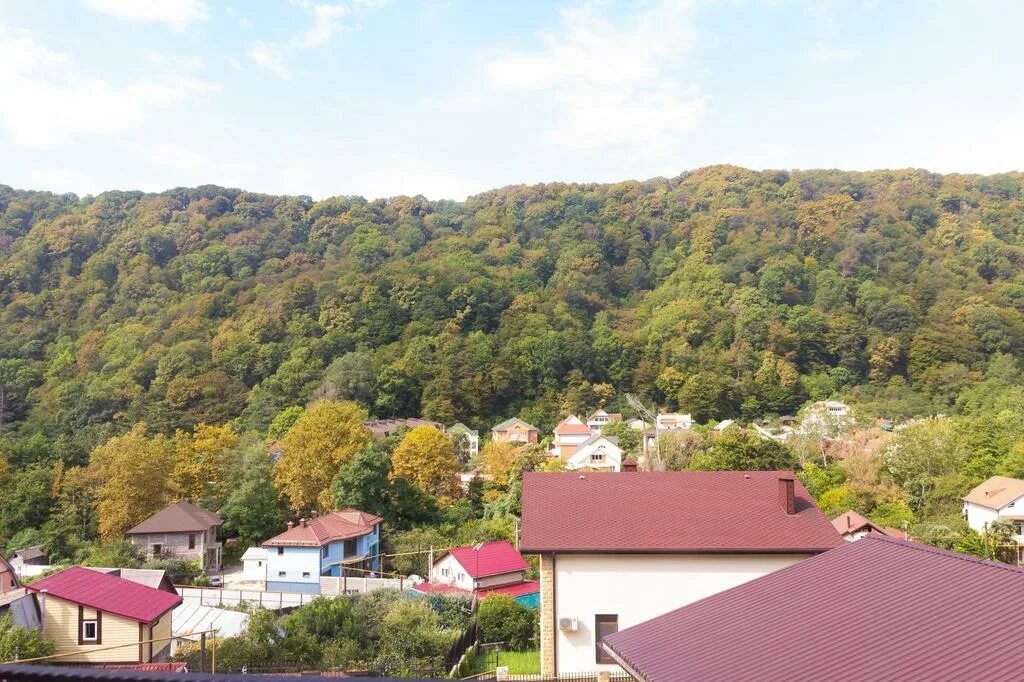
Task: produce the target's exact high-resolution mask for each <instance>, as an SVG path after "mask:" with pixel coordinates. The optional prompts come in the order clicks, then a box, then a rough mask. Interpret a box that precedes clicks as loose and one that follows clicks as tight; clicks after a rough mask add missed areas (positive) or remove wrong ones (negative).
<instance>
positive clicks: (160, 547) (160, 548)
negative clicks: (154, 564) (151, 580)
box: [153, 545, 164, 555]
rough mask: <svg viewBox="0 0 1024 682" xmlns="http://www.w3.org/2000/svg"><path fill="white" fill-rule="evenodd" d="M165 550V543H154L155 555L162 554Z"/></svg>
mask: <svg viewBox="0 0 1024 682" xmlns="http://www.w3.org/2000/svg"><path fill="white" fill-rule="evenodd" d="M163 551H164V546H163V545H153V554H154V555H159V554H162V553H163Z"/></svg>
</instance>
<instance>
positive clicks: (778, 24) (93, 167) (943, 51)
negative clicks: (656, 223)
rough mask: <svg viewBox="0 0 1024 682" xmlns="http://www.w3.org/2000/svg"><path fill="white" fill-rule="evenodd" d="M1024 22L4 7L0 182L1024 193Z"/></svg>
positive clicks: (219, 6) (865, 13) (805, 10)
mask: <svg viewBox="0 0 1024 682" xmlns="http://www.w3.org/2000/svg"><path fill="white" fill-rule="evenodd" d="M1021 26H1024V2H1019V1H1017V0H986V1H985V2H974V1H969V0H927V1H926V0H836V1H834V2H832V1H829V0H637V1H632V2H627V1H623V0H618V1H616V0H567V1H565V2H540V1H534V0H501V1H499V0H232V1H231V2H221V1H219V0H0V184H7V185H11V186H14V187H17V188H20V189H40V190H51V191H55V192H76V193H78V194H83V195H84V194H97V193H99V192H102V191H105V190H111V189H122V190H144V191H160V190H164V189H169V188H173V187H179V186H194V185H200V184H217V185H223V186H230V187H241V188H243V189H247V190H251V191H258V192H266V193H272V194H301V195H309V196H312V197H313V198H315V199H320V198H324V197H327V196H335V195H351V194H359V195H362V196H365V197H368V198H375V197H387V196H394V195H398V194H407V195H415V194H423V195H425V196H427V197H429V198H431V199H443V198H448V199H459V200H461V199H464V198H465V197H466V196H467V195H471V194H475V193H478V192H482V191H485V190H488V189H491V188H494V187H501V186H505V185H510V184H520V183H530V184H532V183H537V182H552V181H566V182H617V181H621V180H628V179H646V178H651V177H657V176H669V177H671V176H675V175H678V174H680V173H682V172H684V171H687V170H692V169H695V168H699V167H701V166H706V165H710V164H717V163H731V164H736V165H741V166H746V167H748V168H755V169H764V168H771V169H777V168H790V169H793V168H842V169H847V170H870V169H876V168H907V167H915V168H927V169H929V170H932V171H936V172H943V173H948V172H971V173H995V172H1002V171H1007V170H1024V50H1022V49H1021V38H1020V35H1021V34H1020V31H1021Z"/></svg>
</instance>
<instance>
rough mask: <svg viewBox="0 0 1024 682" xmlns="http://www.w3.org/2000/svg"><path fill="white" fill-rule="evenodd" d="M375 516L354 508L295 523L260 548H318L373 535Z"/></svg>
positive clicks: (375, 523)
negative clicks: (331, 543) (339, 541)
mask: <svg viewBox="0 0 1024 682" xmlns="http://www.w3.org/2000/svg"><path fill="white" fill-rule="evenodd" d="M380 522H381V518H380V517H379V516H374V515H373V514H367V513H366V512H361V511H359V510H358V509H343V510H341V511H336V512H331V513H330V514H325V515H324V516H318V517H316V518H314V519H309V520H308V521H307V522H306V523H301V522H300V523H298V524H296V525H295V526H294V527H293V528H289V529H288V530H286V531H285V532H283V533H281V534H280V535H275V536H274V537H272V538H270V539H269V540H267V541H265V542H264V543H263V546H264V547H278V546H280V547H322V546H324V545H326V544H327V543H329V542H335V541H337V540H348V539H351V538H357V537H360V536H362V535H368V534H370V533H372V532H373V527H374V526H375V525H377V524H378V523H380Z"/></svg>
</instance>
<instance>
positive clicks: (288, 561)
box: [263, 509, 383, 594]
mask: <svg viewBox="0 0 1024 682" xmlns="http://www.w3.org/2000/svg"><path fill="white" fill-rule="evenodd" d="M382 520H383V519H381V518H380V517H379V516H374V515H373V514H368V513H366V512H362V511H359V510H358V509H342V510H341V511H336V512H331V513H330V514H324V515H323V516H317V517H314V518H312V519H302V520H300V521H299V523H291V522H289V523H288V530H286V531H285V532H283V533H281V534H280V535H275V536H274V537H272V538H270V539H269V540H267V541H265V542H264V543H263V547H264V549H266V550H267V556H266V576H267V577H266V581H267V589H268V590H274V591H280V592H303V593H308V594H319V593H320V576H334V577H340V576H343V575H354V576H357V577H364V576H366V575H367V574H368V573H369V572H371V571H378V570H380V556H379V555H380V524H381V521H382Z"/></svg>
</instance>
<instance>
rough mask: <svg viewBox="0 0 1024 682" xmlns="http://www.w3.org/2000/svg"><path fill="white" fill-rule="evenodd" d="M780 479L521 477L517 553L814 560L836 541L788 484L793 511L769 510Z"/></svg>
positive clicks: (724, 474)
mask: <svg viewBox="0 0 1024 682" xmlns="http://www.w3.org/2000/svg"><path fill="white" fill-rule="evenodd" d="M782 478H790V479H791V478H793V474H791V473H789V472H780V471H750V472H744V471H679V472H634V473H628V474H621V473H587V474H579V473H578V472H572V473H544V472H530V473H526V474H524V475H523V496H522V532H521V535H520V541H519V546H520V550H521V551H522V552H524V553H543V552H630V553H634V552H635V553H645V552H819V551H824V550H826V549H831V548H833V547H836V546H838V545H839V544H840V543H841V542H842V539H841V538H840V536H839V534H838V533H837V532H836V531H835V529H834V528H833V527H832V524H831V523H829V520H828V519H827V518H825V515H824V514H822V513H821V510H820V509H818V507H817V506H816V505H815V504H814V501H813V500H812V499H811V496H810V495H809V494H808V493H807V491H806V490H805V489H804V487H803V485H802V484H801V483H800V481H799V480H797V481H795V485H794V496H795V502H796V513H795V514H786V512H785V510H784V509H783V507H782V505H781V504H780V503H779V487H780V479H782Z"/></svg>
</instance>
